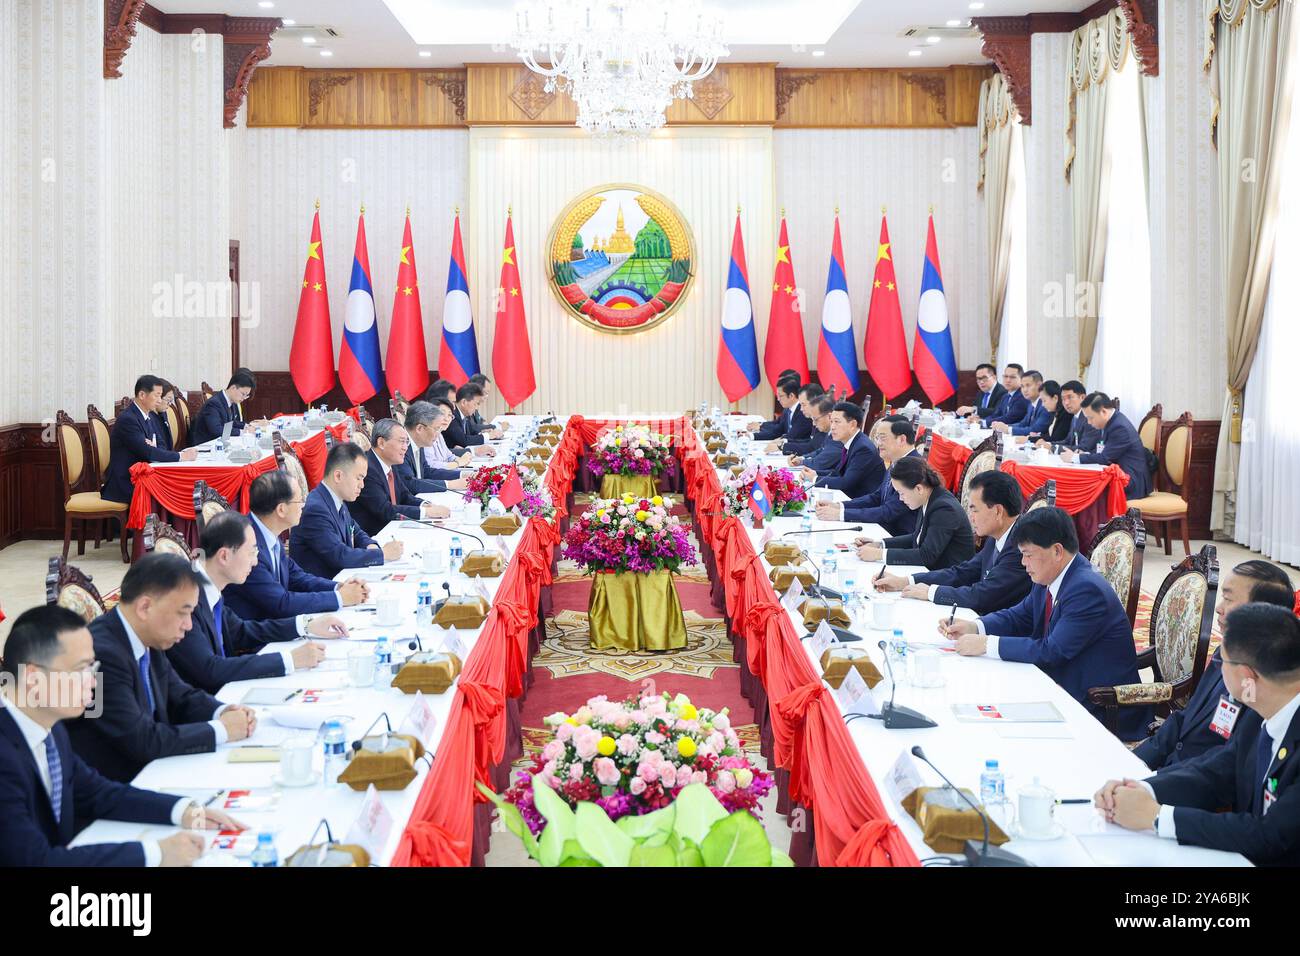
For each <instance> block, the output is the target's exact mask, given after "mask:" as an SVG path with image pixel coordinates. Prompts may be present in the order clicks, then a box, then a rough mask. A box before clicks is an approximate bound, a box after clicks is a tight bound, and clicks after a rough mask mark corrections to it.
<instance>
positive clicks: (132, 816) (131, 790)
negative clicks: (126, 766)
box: [0, 558, 245, 867]
mask: <svg viewBox="0 0 1300 956" xmlns="http://www.w3.org/2000/svg"><path fill="white" fill-rule="evenodd" d="M177 560H182V559H180V558H177ZM4 650H5V654H4V659H3V663H0V674H3V675H4V676H5V678H6V680H4V681H2V682H0V866H4V867H9V866H188V865H189V864H191V863H193V862H194V861H195V860H196V859H198V857H199V855H200V854H201V853H202V852H203V847H204V843H205V842H206V841H205V840H204V839H203V838H202V837H201V836H199V835H198V834H196V833H192V832H182V833H175V834H172V835H171V836H169V837H165V838H163V839H161V840H131V841H127V842H123V843H93V844H88V845H86V846H78V847H69V846H68V844H69V843H70V842H71V841H72V838H73V837H75V836H76V835H77V833H78V831H80V830H82V829H84V828H85V827H86V826H88V825H90V824H91V823H94V822H95V821H96V820H121V821H124V822H127V823H141V824H152V825H154V826H168V825H171V826H176V827H183V828H184V829H185V830H186V831H189V830H193V829H198V828H205V827H206V828H207V829H220V830H243V829H245V827H244V824H242V823H240V822H239V821H238V820H235V819H234V818H232V817H230V816H228V815H227V814H226V813H225V812H224V811H222V810H217V809H212V808H208V809H205V808H203V807H200V806H199V805H198V804H197V803H195V802H194V801H193V800H191V799H190V798H189V797H178V796H174V795H172V794H166V793H156V792H154V791H152V790H141V789H138V788H136V787H131V786H127V785H126V784H123V783H116V782H114V781H112V780H109V779H107V778H105V777H104V776H102V775H101V774H99V773H97V772H96V771H95V770H94V769H93V768H92V767H90V766H89V765H88V764H87V763H86V762H85V761H84V760H82V759H81V757H80V756H78V755H77V753H76V751H74V750H73V748H72V744H71V742H70V740H69V739H68V732H67V730H66V729H65V728H64V727H63V724H62V722H63V721H65V720H75V719H76V718H78V717H80V716H81V715H82V714H83V713H84V712H85V710H86V707H87V706H88V705H89V703H90V701H91V699H92V696H93V695H94V693H95V692H96V688H97V684H98V677H97V667H98V665H97V662H96V660H95V647H94V641H93V639H92V638H91V636H90V631H89V630H88V629H87V628H86V622H85V621H83V620H82V619H81V616H80V615H79V614H76V613H74V612H73V611H69V610H68V609H67V608H64V607H59V606H58V605H55V604H47V605H44V606H41V607H34V608H32V609H31V610H29V611H25V612H23V613H22V614H20V615H19V616H18V619H17V620H15V621H14V623H13V628H12V630H11V631H10V632H9V637H8V638H7V639H6V640H5V648H4ZM52 678H54V679H52Z"/></svg>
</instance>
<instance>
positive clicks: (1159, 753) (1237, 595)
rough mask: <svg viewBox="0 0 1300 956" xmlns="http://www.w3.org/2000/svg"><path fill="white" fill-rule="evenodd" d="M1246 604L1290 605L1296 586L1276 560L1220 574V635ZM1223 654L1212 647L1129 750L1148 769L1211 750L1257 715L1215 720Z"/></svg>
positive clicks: (1224, 692) (1224, 691) (1222, 692)
mask: <svg viewBox="0 0 1300 956" xmlns="http://www.w3.org/2000/svg"><path fill="white" fill-rule="evenodd" d="M1246 604H1274V605H1277V606H1278V607H1284V608H1286V609H1288V610H1292V609H1293V608H1294V606H1295V591H1294V590H1293V589H1292V587H1291V579H1290V577H1288V576H1287V573H1286V572H1285V571H1283V570H1282V569H1281V568H1279V567H1278V566H1277V565H1275V564H1269V563H1268V562H1267V561H1261V560H1258V559H1255V560H1251V561H1243V562H1241V564H1239V565H1237V566H1236V567H1235V568H1233V569H1232V570H1231V571H1229V572H1228V573H1227V574H1226V575H1224V577H1223V579H1222V581H1221V582H1220V583H1219V606H1218V607H1217V608H1215V611H1214V613H1215V618H1216V620H1217V622H1218V626H1219V633H1220V634H1222V633H1223V631H1224V628H1225V627H1226V626H1227V616H1228V614H1230V613H1231V612H1233V611H1235V610H1236V609H1237V608H1239V607H1243V606H1244V605H1246ZM1222 654H1223V648H1222V647H1219V648H1216V649H1215V651H1214V653H1213V654H1212V655H1211V656H1210V659H1209V660H1208V661H1206V662H1205V671H1204V673H1202V674H1201V680H1200V683H1198V684H1197V685H1196V690H1195V691H1193V692H1192V696H1191V698H1190V699H1189V700H1188V701H1187V704H1186V705H1185V706H1183V707H1182V708H1180V709H1178V710H1175V711H1174V712H1173V713H1171V714H1170V715H1169V716H1168V717H1166V718H1165V720H1164V723H1162V724H1161V725H1160V729H1159V730H1157V731H1156V732H1155V733H1154V734H1152V735H1151V736H1150V737H1148V738H1147V739H1146V740H1144V741H1142V743H1140V744H1138V746H1137V747H1136V748H1135V749H1134V751H1133V753H1134V754H1135V755H1136V756H1137V757H1138V758H1139V759H1140V760H1141V761H1142V762H1143V763H1144V764H1146V765H1147V766H1148V767H1150V768H1151V769H1152V770H1163V769H1166V768H1169V767H1174V766H1177V765H1179V764H1182V763H1185V762H1186V761H1188V760H1191V759H1193V758H1195V757H1199V756H1200V755H1201V754H1203V753H1205V752H1206V751H1209V750H1215V749H1217V748H1219V747H1221V746H1223V744H1225V743H1227V742H1228V741H1229V740H1231V739H1232V736H1233V734H1235V733H1238V732H1240V731H1241V730H1242V729H1243V728H1244V727H1246V726H1247V725H1248V724H1249V723H1251V721H1255V720H1258V719H1259V717H1258V715H1256V714H1255V713H1254V711H1251V710H1248V709H1241V708H1239V709H1238V710H1237V717H1236V719H1235V721H1233V722H1232V725H1231V726H1229V725H1228V723H1226V722H1221V723H1220V725H1219V726H1216V725H1215V715H1216V714H1217V713H1218V712H1219V706H1220V701H1221V700H1222V699H1223V698H1225V697H1227V696H1228V685H1227V684H1226V683H1224V680H1223V659H1222ZM1228 703H1229V704H1233V703H1235V702H1234V701H1231V700H1229V701H1228Z"/></svg>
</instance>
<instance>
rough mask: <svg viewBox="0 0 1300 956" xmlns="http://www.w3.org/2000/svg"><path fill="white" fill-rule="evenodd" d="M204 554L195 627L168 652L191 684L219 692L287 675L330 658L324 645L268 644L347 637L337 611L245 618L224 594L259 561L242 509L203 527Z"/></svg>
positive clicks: (198, 568) (199, 566)
mask: <svg viewBox="0 0 1300 956" xmlns="http://www.w3.org/2000/svg"><path fill="white" fill-rule="evenodd" d="M202 545H203V555H204V557H203V558H202V559H200V560H196V561H195V565H194V570H195V571H197V572H198V574H199V576H200V578H201V579H202V580H201V583H200V585H199V600H198V604H197V605H195V608H194V614H193V625H192V626H191V628H190V630H189V632H188V633H187V634H186V635H185V638H184V639H183V640H181V641H180V642H179V643H178V644H176V646H175V647H173V648H171V649H170V650H169V651H167V658H168V660H170V661H171V663H172V666H173V667H174V668H176V673H177V674H179V675H180V676H181V678H182V679H183V680H184V681H186V682H187V683H189V684H191V685H193V686H194V687H198V688H199V689H200V690H206V691H207V692H208V693H209V694H215V693H216V692H217V691H218V690H220V689H221V688H222V687H223V686H225V685H226V684H229V683H231V682H232V681H237V680H257V679H259V678H267V677H284V676H286V675H288V674H292V673H294V672H295V671H300V670H309V669H311V668H313V667H315V666H317V665H318V664H320V662H321V661H323V660H325V647H324V645H321V644H317V643H315V642H314V641H307V642H305V643H303V644H301V645H299V646H298V647H295V648H292V649H289V648H285V649H283V650H280V651H279V653H276V654H259V653H257V652H258V651H260V650H261V649H262V648H263V647H264V646H265V645H267V644H271V643H276V642H282V641H296V640H297V639H298V638H299V637H307V636H312V637H320V638H332V637H344V636H346V635H347V627H346V626H344V624H343V621H342V620H341V619H340V618H339V617H337V616H336V615H333V614H319V615H315V616H313V615H308V614H299V615H296V616H293V617H283V618H280V619H278V620H269V621H245V620H243V619H242V618H240V616H239V615H238V614H236V613H235V612H234V611H233V610H232V609H231V608H230V607H229V606H228V605H227V603H226V601H225V600H224V598H223V593H224V590H225V588H226V587H227V586H228V585H230V584H234V583H238V582H239V581H242V580H244V579H245V578H246V577H248V572H249V571H250V570H251V569H252V567H253V565H254V564H256V563H257V538H256V536H255V535H254V532H253V524H252V522H251V521H250V520H249V519H248V518H247V517H246V516H244V515H242V514H240V513H239V512H238V511H223V512H221V513H220V514H218V515H214V516H213V517H212V518H210V519H209V520H208V522H207V523H206V524H205V525H204V526H203V535H202Z"/></svg>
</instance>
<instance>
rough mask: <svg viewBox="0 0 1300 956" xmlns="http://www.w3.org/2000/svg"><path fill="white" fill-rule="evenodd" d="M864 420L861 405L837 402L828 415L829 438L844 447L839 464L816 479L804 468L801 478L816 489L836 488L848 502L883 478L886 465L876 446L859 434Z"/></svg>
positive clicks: (810, 471)
mask: <svg viewBox="0 0 1300 956" xmlns="http://www.w3.org/2000/svg"><path fill="white" fill-rule="evenodd" d="M865 417H866V413H865V412H864V411H863V409H862V406H861V405H857V404H855V403H853V402H836V403H835V408H834V410H833V411H832V412H831V437H832V438H833V439H835V440H836V441H837V442H839V443H840V444H841V445H843V446H844V447H843V448H842V449H841V450H840V460H839V461H838V462H837V463H836V465H835V467H834V468H832V469H831V471H830V473H829V474H825V475H818V474H817V473H816V472H814V471H812V470H811V469H809V468H805V469H804V471H803V473H804V476H805V477H806V478H807V479H808V480H809V481H812V482H814V485H815V487H817V488H837V489H839V490H840V491H842V492H844V494H846V495H847V496H848V497H850V498H857V497H858V496H860V495H865V494H867V493H868V492H869V491H871V490H872V489H874V488H875V487H877V486H878V485H879V484H880V482H881V480H882V479H883V478H884V477H885V463H884V462H883V461H881V460H880V452H879V451H877V450H876V445H875V442H873V441H872V440H871V439H870V438H868V437H867V436H866V435H864V434H863V433H862V421H863V419H864V418H865Z"/></svg>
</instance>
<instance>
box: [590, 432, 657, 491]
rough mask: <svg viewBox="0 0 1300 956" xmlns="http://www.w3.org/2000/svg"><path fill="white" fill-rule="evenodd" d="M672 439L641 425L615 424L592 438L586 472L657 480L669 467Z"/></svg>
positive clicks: (600, 475) (599, 476)
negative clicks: (650, 477) (609, 429)
mask: <svg viewBox="0 0 1300 956" xmlns="http://www.w3.org/2000/svg"><path fill="white" fill-rule="evenodd" d="M672 441H673V440H672V436H671V435H661V434H659V433H657V432H652V431H650V429H649V428H646V427H645V426H644V425H617V426H615V427H614V428H613V429H612V430H611V431H608V432H606V433H605V434H604V435H602V436H600V437H599V438H598V439H596V443H595V444H594V445H592V446H591V451H590V452H589V453H588V455H587V470H588V471H590V472H591V473H592V474H593V475H595V476H596V477H597V478H602V477H604V476H605V475H622V476H624V477H631V476H634V475H651V476H653V477H655V478H658V477H659V476H660V475H662V474H663V473H664V472H666V471H671V470H672V467H673V454H672Z"/></svg>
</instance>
